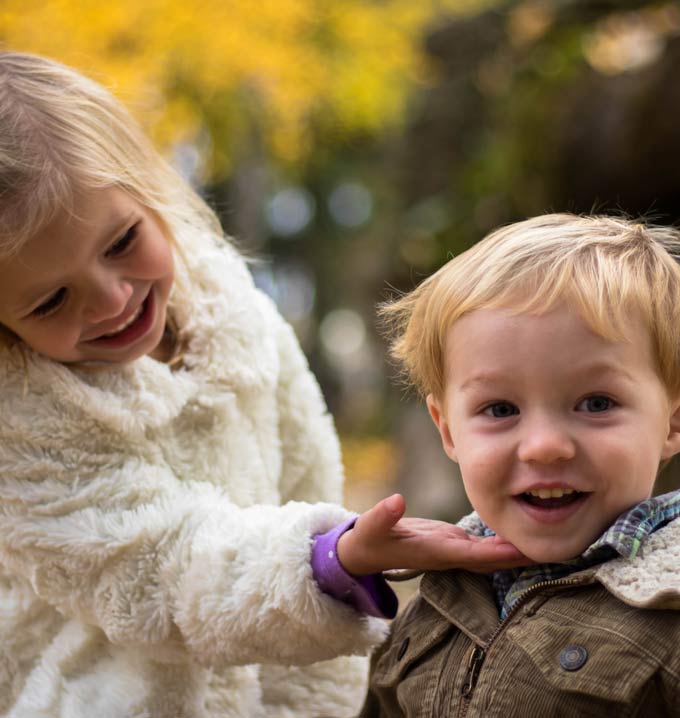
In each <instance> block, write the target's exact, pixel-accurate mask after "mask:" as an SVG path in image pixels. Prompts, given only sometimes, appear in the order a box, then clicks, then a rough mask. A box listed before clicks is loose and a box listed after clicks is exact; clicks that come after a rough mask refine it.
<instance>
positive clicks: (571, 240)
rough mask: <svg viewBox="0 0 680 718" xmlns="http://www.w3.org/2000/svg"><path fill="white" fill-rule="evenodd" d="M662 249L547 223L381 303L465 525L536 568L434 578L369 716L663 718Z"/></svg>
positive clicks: (677, 645) (668, 519) (675, 636)
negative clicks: (461, 503) (458, 481)
mask: <svg viewBox="0 0 680 718" xmlns="http://www.w3.org/2000/svg"><path fill="white" fill-rule="evenodd" d="M679 253H680V235H679V234H678V232H676V231H675V230H672V229H669V228H662V227H651V226H647V227H646V226H643V225H641V224H634V223H632V222H629V221H627V220H623V219H618V218H611V217H593V216H590V217H580V216H573V215H567V214H554V215H546V216H543V217H537V218H534V219H530V220H527V221H525V222H520V223H518V224H515V225H512V226H509V227H505V228H503V229H500V230H498V231H496V232H494V233H492V234H491V235H489V236H488V237H487V238H485V239H484V240H483V241H482V242H480V243H479V244H478V245H476V246H475V247H473V248H472V249H471V250H469V251H467V252H465V253H463V254H462V255H460V256H459V257H456V258H455V259H453V260H451V261H450V262H449V263H447V264H446V265H445V266H444V267H443V268H442V269H440V270H439V271H438V272H437V273H436V274H434V275H433V276H432V277H430V278H429V279H428V280H427V281H425V282H423V284H422V285H421V286H420V287H418V288H417V289H416V290H415V291H414V292H412V293H411V294H409V295H407V296H405V297H403V298H402V299H400V300H399V301H397V302H395V303H394V304H391V305H389V306H388V307H386V308H385V310H384V312H385V315H386V317H387V318H388V320H389V321H390V322H391V327H392V329H393V339H394V341H393V345H392V352H393V355H394V357H396V358H397V359H398V360H399V361H400V362H401V363H402V365H403V367H404V369H405V372H406V375H407V377H408V379H409V380H410V381H411V382H412V383H413V384H414V385H415V386H416V387H417V388H418V389H419V391H420V392H421V393H422V394H423V396H425V397H426V400H427V406H428V409H429V411H430V414H431V416H432V419H433V420H434V423H435V425H436V426H437V429H438V430H439V433H440V435H441V438H442V444H443V447H444V451H445V452H446V453H447V455H448V456H449V457H450V458H451V459H452V460H453V461H455V462H457V463H458V465H459V467H460V471H461V475H462V479H463V483H464V485H465V489H466V492H467V494H468V496H469V498H470V501H471V503H472V505H473V507H474V508H475V511H476V513H475V514H473V515H471V516H470V517H468V518H467V519H465V520H464V521H463V522H462V525H463V526H465V528H466V529H467V530H468V531H469V532H470V533H472V534H475V535H478V536H484V535H492V534H494V533H495V534H497V535H499V536H501V537H502V538H503V539H505V540H506V541H508V542H510V543H511V544H514V545H515V546H516V547H517V548H518V549H519V550H520V551H521V552H522V553H523V554H524V555H525V556H527V557H528V558H530V559H531V560H532V561H534V562H536V563H535V565H531V566H529V567H527V568H524V569H521V568H520V569H508V570H502V571H497V572H496V573H494V574H491V575H483V574H473V573H470V572H467V571H461V570H456V571H445V572H444V571H442V572H431V573H428V574H426V575H425V576H424V578H423V581H422V583H421V589H420V594H419V596H418V597H417V598H416V599H415V600H414V601H413V602H412V603H411V605H410V606H409V607H408V608H407V609H406V611H405V613H404V614H403V615H402V616H401V617H400V618H398V619H397V620H396V621H395V622H394V623H393V625H392V631H391V635H390V638H389V640H388V641H387V643H385V644H384V645H383V646H382V647H381V649H380V650H379V651H378V653H377V654H376V655H375V656H374V659H373V664H372V674H371V686H370V692H369V696H368V698H367V700H366V704H365V706H364V709H363V711H362V714H361V715H362V716H363V717H364V718H368V717H369V716H370V717H372V718H376V717H378V716H379V717H381V718H382V717H385V718H386V717H387V716H389V717H390V718H397V717H401V716H409V718H415V717H417V716H449V715H451V716H453V715H456V716H458V715H466V716H468V717H472V716H483V717H484V718H494V717H495V716H502V718H511V717H513V716H516V717H517V718H520V717H521V718H527V717H533V716H537V717H539V716H540V717H542V716H570V717H571V716H606V715H616V716H623V715H625V716H662V715H663V716H671V715H672V716H676V715H680V613H678V609H680V519H678V517H680V492H673V493H671V494H666V495H665V496H661V497H655V498H650V497H651V495H652V491H653V488H654V483H655V479H656V476H657V474H658V471H659V467H660V466H661V465H662V464H663V463H664V462H666V461H667V460H668V459H670V457H671V456H673V455H674V454H675V453H677V452H678V451H680V408H679V407H680V340H679V332H680V267H679V266H678V265H677V264H676V261H675V259H674V257H675V256H677V255H678V254H679Z"/></svg>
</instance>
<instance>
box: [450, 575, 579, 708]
mask: <svg viewBox="0 0 680 718" xmlns="http://www.w3.org/2000/svg"><path fill="white" fill-rule="evenodd" d="M580 584H582V585H585V583H584V581H583V580H582V579H577V578H562V579H559V578H558V579H552V580H550V581H541V582H540V583H535V584H534V585H533V586H530V587H529V588H527V590H526V591H524V593H521V594H520V595H519V597H518V598H517V601H516V602H515V605H514V606H513V607H512V608H511V609H510V611H509V613H508V615H507V616H506V617H505V618H504V619H503V620H502V621H501V622H500V623H499V624H498V626H497V627H496V630H495V631H494V632H493V633H492V634H491V638H489V640H488V641H487V642H486V644H485V645H484V646H483V647H480V646H477V645H475V646H474V647H473V649H472V652H471V653H470V658H469V659H468V666H467V671H466V672H465V677H464V678H463V685H462V686H461V689H460V695H461V703H460V709H459V711H458V718H465V716H466V715H467V712H468V708H469V707H470V702H471V701H472V694H473V692H474V690H475V686H476V685H477V680H478V679H479V673H480V671H481V670H482V664H483V663H484V660H485V659H486V654H487V652H488V651H489V648H491V646H492V644H493V643H494V641H495V640H496V639H497V638H498V636H499V635H500V634H501V633H502V632H503V630H504V629H505V626H506V625H507V623H508V621H509V620H510V619H511V618H512V617H513V616H514V615H515V613H517V611H518V610H519V608H520V607H521V605H522V604H523V603H525V601H526V600H527V599H528V598H530V597H531V596H533V595H534V594H535V593H538V592H539V591H541V590H543V589H544V588H547V587H549V586H577V585H580Z"/></svg>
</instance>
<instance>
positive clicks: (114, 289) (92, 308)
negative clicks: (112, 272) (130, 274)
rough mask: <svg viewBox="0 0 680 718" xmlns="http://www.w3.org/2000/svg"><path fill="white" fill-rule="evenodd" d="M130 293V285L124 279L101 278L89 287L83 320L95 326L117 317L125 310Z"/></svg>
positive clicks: (131, 289)
mask: <svg viewBox="0 0 680 718" xmlns="http://www.w3.org/2000/svg"><path fill="white" fill-rule="evenodd" d="M132 292H133V287H132V284H131V283H130V282H129V281H127V280H126V279H121V278H119V277H110V276H108V277H101V278H100V279H99V280H98V281H96V282H93V284H92V286H91V287H90V291H89V293H88V296H87V300H86V301H87V304H86V307H85V311H84V316H85V320H86V321H87V322H89V323H91V324H97V323H99V322H103V321H106V320H107V319H113V318H114V317H117V316H118V315H119V314H121V313H122V312H123V311H124V310H125V307H126V306H127V304H128V301H129V300H130V297H131V296H132Z"/></svg>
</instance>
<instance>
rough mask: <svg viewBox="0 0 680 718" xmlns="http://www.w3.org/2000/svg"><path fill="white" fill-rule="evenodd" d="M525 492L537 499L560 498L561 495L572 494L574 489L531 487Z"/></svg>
mask: <svg viewBox="0 0 680 718" xmlns="http://www.w3.org/2000/svg"><path fill="white" fill-rule="evenodd" d="M526 493H528V494H529V495H530V496H535V497H536V498H539V499H561V498H562V497H563V496H569V494H573V493H574V489H532V490H531V491H527V492H526Z"/></svg>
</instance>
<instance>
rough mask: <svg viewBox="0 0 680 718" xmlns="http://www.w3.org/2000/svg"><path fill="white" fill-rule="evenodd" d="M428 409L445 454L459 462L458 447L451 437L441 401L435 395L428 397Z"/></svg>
mask: <svg viewBox="0 0 680 718" xmlns="http://www.w3.org/2000/svg"><path fill="white" fill-rule="evenodd" d="M426 402H427V409H428V411H429V412H430V416H431V417H432V421H434V425H435V426H436V427H437V430H438V431H439V435H440V436H441V437H442V446H443V447H444V452H445V453H446V455H447V456H448V457H449V459H451V460H452V461H456V462H457V461H458V455H457V453H456V447H455V446H454V445H453V438H452V437H451V430H450V429H449V422H448V421H447V420H446V416H445V414H444V412H443V410H442V407H441V403H440V401H439V400H438V399H437V398H435V396H434V394H428V395H427V399H426Z"/></svg>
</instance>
